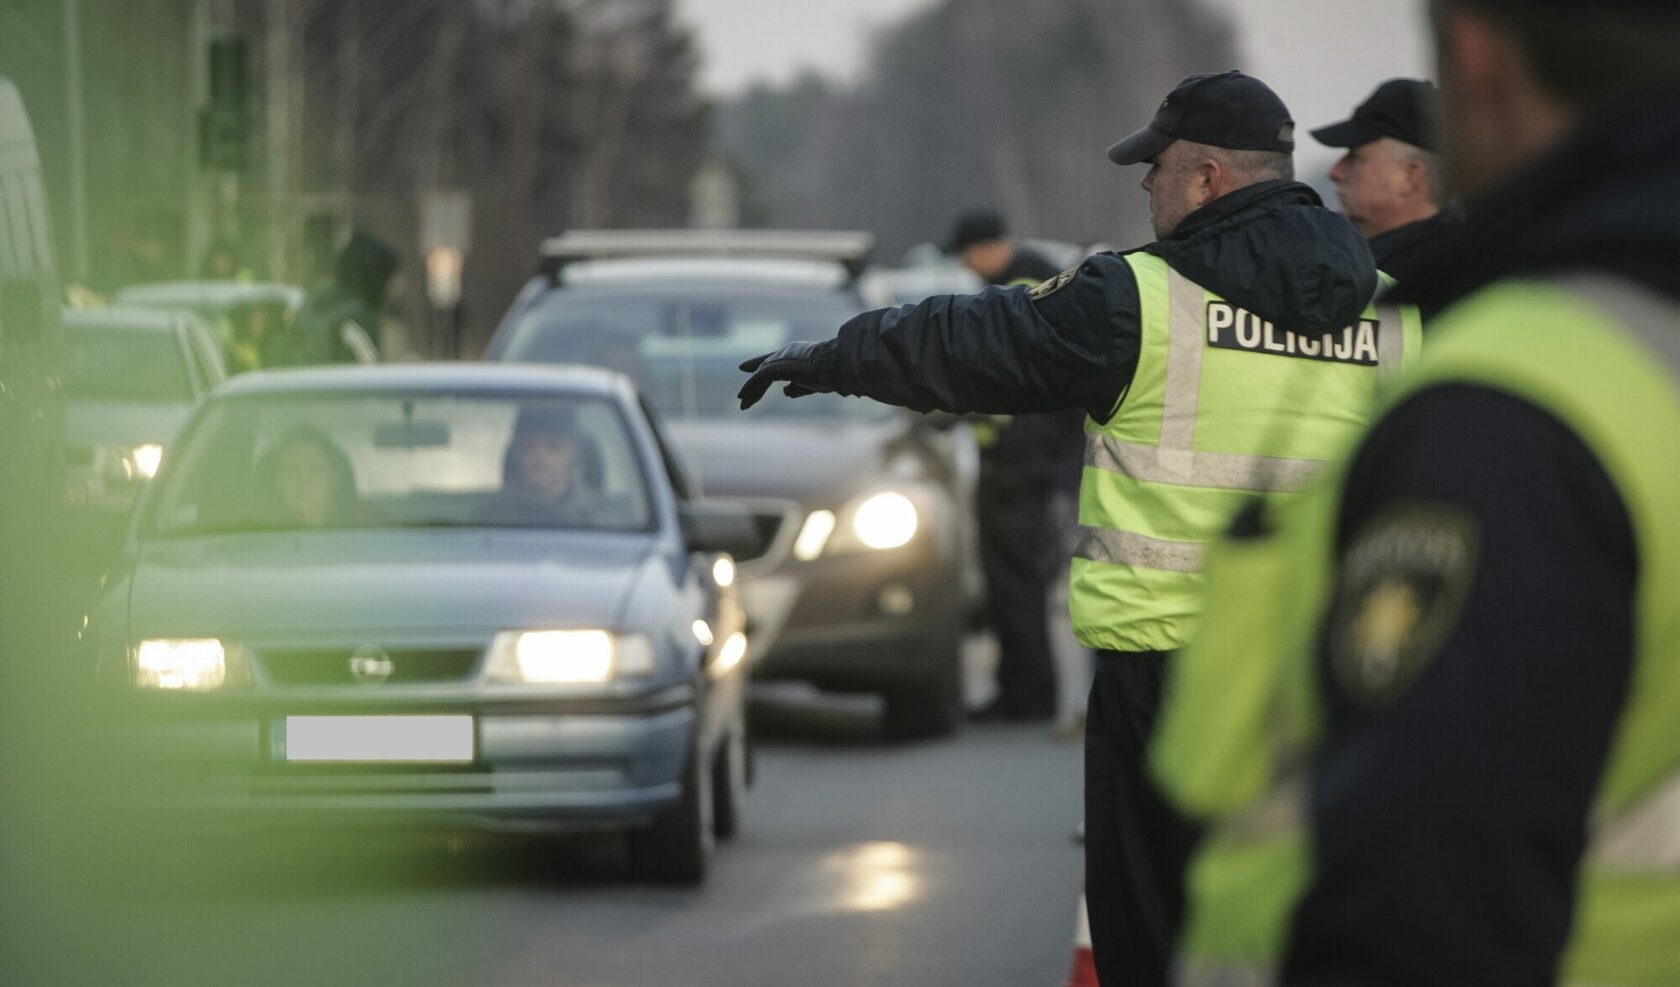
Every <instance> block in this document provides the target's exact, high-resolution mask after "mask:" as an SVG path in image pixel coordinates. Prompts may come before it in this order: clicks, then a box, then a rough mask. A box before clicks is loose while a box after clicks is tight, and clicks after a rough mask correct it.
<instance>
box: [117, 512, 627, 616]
mask: <svg viewBox="0 0 1680 987" xmlns="http://www.w3.org/2000/svg"><path fill="white" fill-rule="evenodd" d="M654 544H655V543H654V539H653V538H652V537H651V536H647V535H622V534H598V533H575V532H566V533H557V532H547V531H541V532H528V531H517V532H515V531H497V532H485V531H397V532H393V531H353V532H344V531H338V532H307V533H301V534H299V533H285V534H278V533H267V534H250V535H218V536H213V537H203V538H188V539H182V540H179V541H157V542H152V543H150V544H148V545H147V546H145V547H144V548H143V549H142V552H141V555H140V558H139V560H138V562H137V563H136V566H135V570H134V573H133V576H132V580H133V581H132V590H131V598H130V599H131V603H130V611H129V612H130V614H131V620H130V632H131V633H132V634H133V635H135V636H149V635H156V636H166V635H168V636H172V635H181V636H191V635H200V634H203V635H261V634H274V633H284V634H286V635H288V636H292V635H309V634H331V633H333V632H340V631H351V630H384V631H390V632H393V633H400V632H403V631H411V630H412V631H418V630H443V629H451V630H456V631H467V630H500V629H512V628H521V627H540V626H555V625H558V626H579V625H582V626H600V627H609V628H612V627H615V625H616V622H617V620H618V617H619V614H620V611H621V610H622V607H623V601H624V600H625V598H626V596H627V594H628V592H629V590H630V588H631V587H632V586H633V585H634V582H635V580H636V579H638V578H639V577H640V575H641V573H642V572H643V570H644V568H645V567H646V566H647V564H648V563H649V561H650V559H651V557H652V556H653V550H654Z"/></svg>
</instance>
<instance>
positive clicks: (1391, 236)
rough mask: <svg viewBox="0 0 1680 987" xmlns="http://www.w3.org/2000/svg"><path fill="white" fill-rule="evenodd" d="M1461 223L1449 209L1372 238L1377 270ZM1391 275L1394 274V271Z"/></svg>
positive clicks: (1372, 253)
mask: <svg viewBox="0 0 1680 987" xmlns="http://www.w3.org/2000/svg"><path fill="white" fill-rule="evenodd" d="M1458 223H1459V218H1458V216H1457V215H1456V214H1455V213H1454V212H1452V211H1451V210H1449V209H1442V210H1440V211H1439V212H1437V213H1436V214H1435V215H1433V216H1431V217H1429V218H1428V219H1420V220H1418V221H1417V222H1415V223H1407V224H1406V225H1405V226H1396V227H1395V228H1394V229H1392V230H1389V231H1388V232H1386V233H1378V234H1377V235H1376V236H1374V237H1372V238H1371V256H1372V257H1374V258H1376V261H1377V269H1378V270H1382V269H1383V262H1385V261H1387V260H1388V259H1389V258H1390V257H1393V256H1394V255H1395V254H1398V253H1401V252H1403V251H1405V250H1406V249H1407V248H1408V247H1411V246H1414V245H1415V244H1417V243H1419V242H1421V241H1423V240H1427V239H1429V238H1430V237H1432V236H1434V235H1435V234H1436V233H1438V232H1440V231H1441V230H1443V229H1446V228H1448V227H1451V226H1455V225H1457V224H1458ZM1389 273H1390V274H1392V273H1394V272H1392V271H1390V272H1389Z"/></svg>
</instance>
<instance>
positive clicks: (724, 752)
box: [712, 723, 747, 840]
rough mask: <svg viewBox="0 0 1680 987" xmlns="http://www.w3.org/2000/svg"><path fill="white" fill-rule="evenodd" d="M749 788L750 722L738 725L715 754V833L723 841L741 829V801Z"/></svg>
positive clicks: (713, 764) (719, 745)
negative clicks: (747, 727) (747, 736)
mask: <svg viewBox="0 0 1680 987" xmlns="http://www.w3.org/2000/svg"><path fill="white" fill-rule="evenodd" d="M746 790H747V738H746V725H745V724H744V723H742V724H737V725H736V727H735V729H733V730H731V731H730V732H729V736H727V737H725V738H724V740H723V743H721V744H718V749H717V753H716V754H714V755H713V756H712V832H713V833H715V834H717V838H718V839H720V840H727V839H730V838H732V837H734V836H735V835H736V834H737V833H739V832H740V831H741V801H742V797H743V796H744V795H745V794H746Z"/></svg>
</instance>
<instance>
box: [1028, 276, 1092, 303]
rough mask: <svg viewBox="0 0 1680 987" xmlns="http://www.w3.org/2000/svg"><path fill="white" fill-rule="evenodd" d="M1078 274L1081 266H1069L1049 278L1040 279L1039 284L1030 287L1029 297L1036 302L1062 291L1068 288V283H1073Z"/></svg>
mask: <svg viewBox="0 0 1680 987" xmlns="http://www.w3.org/2000/svg"><path fill="white" fill-rule="evenodd" d="M1078 276H1079V268H1077V267H1074V268H1069V269H1068V270H1065V271H1063V272H1062V273H1060V274H1058V275H1056V276H1055V277H1053V278H1050V279H1049V280H1046V281H1040V282H1039V283H1038V284H1036V285H1034V286H1032V287H1031V288H1028V289H1027V297H1028V298H1031V299H1032V300H1033V301H1035V302H1036V301H1038V300H1039V299H1040V298H1044V297H1046V296H1048V295H1053V294H1055V293H1056V292H1058V291H1061V290H1062V289H1063V288H1066V287H1067V286H1068V285H1070V284H1072V283H1073V279H1074V278H1076V277H1078Z"/></svg>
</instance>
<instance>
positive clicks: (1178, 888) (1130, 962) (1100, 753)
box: [1085, 651, 1201, 987]
mask: <svg viewBox="0 0 1680 987" xmlns="http://www.w3.org/2000/svg"><path fill="white" fill-rule="evenodd" d="M1171 657H1172V652H1160V651H1153V652H1133V653H1124V654H1122V653H1119V652H1114V651H1099V652H1097V663H1096V676H1095V679H1094V680H1093V681H1092V683H1091V700H1090V707H1089V710H1088V711H1087V713H1086V719H1085V902H1086V909H1087V913H1088V915H1089V917H1090V920H1091V952H1092V955H1093V957H1094V958H1095V960H1096V964H1097V977H1098V979H1099V980H1100V981H1101V982H1102V983H1104V984H1112V985H1115V987H1156V985H1159V984H1165V983H1166V982H1167V975H1168V971H1169V970H1170V968H1171V965H1172V958H1173V949H1174V945H1175V943H1176V942H1177V939H1178V932H1179V927H1180V925H1181V924H1182V922H1183V918H1184V898H1185V895H1184V877H1185V870H1186V867H1187V866H1188V864H1189V860H1190V854H1191V852H1192V851H1193V850H1194V849H1195V847H1196V843H1197V841H1198V839H1199V838H1200V836H1201V831H1200V829H1199V828H1198V827H1196V826H1195V825H1194V824H1192V823H1191V822H1190V821H1189V820H1187V819H1185V818H1184V817H1182V816H1180V815H1179V814H1178V813H1177V812H1176V811H1174V809H1173V808H1172V806H1170V805H1169V804H1168V803H1167V802H1166V800H1165V799H1164V797H1163V796H1162V795H1161V794H1160V791H1159V789H1157V787H1156V786H1155V784H1154V782H1153V781H1152V780H1151V779H1150V777H1149V772H1148V765H1147V763H1146V761H1145V758H1146V755H1147V751H1148V744H1149V738H1150V735H1151V734H1152V733H1153V732H1154V730H1155V718H1156V715H1157V714H1158V713H1159V711H1160V706H1161V688H1162V683H1163V680H1164V678H1165V675H1166V665H1167V662H1168V661H1169V660H1171Z"/></svg>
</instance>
